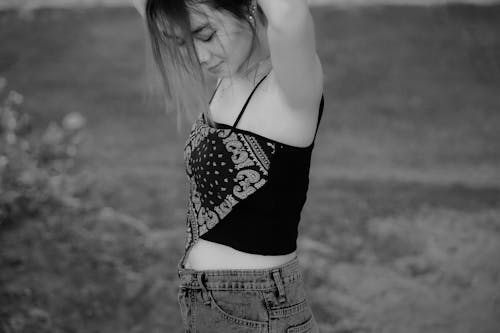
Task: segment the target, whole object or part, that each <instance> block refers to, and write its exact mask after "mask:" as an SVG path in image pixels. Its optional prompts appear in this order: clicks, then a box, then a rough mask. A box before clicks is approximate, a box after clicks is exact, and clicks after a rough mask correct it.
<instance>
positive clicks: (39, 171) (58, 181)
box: [0, 77, 90, 227]
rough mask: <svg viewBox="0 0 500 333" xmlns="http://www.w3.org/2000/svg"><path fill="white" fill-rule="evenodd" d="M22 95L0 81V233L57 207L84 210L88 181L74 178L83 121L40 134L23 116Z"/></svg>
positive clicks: (76, 117)
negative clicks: (80, 195)
mask: <svg viewBox="0 0 500 333" xmlns="http://www.w3.org/2000/svg"><path fill="white" fill-rule="evenodd" d="M23 99H24V98H23V95H21V94H20V93H18V92H17V91H14V90H8V89H7V80H6V79H5V78H2V77H0V101H1V102H0V103H1V104H0V227H4V226H6V225H8V224H10V223H13V222H15V221H16V222H19V221H22V220H23V219H25V218H27V217H33V216H39V215H40V214H44V213H47V212H49V211H52V210H54V209H57V208H58V207H59V208H60V207H63V206H69V207H73V208H78V207H80V205H81V203H80V201H79V200H78V199H77V198H78V196H79V194H82V192H85V191H86V190H87V189H88V188H89V185H90V184H88V179H86V178H84V177H77V176H75V175H72V172H73V171H75V166H76V163H75V159H76V157H77V154H78V148H79V146H80V143H81V142H82V140H83V128H84V126H85V118H84V117H83V116H82V115H80V114H79V113H69V114H67V115H66V116H65V117H64V119H62V121H61V122H60V123H56V122H52V123H50V125H49V126H48V127H47V128H46V129H44V130H43V131H42V132H41V133H39V132H35V130H34V126H33V120H32V118H31V117H30V115H29V114H27V113H25V112H23V111H22V108H21V105H22V103H23Z"/></svg>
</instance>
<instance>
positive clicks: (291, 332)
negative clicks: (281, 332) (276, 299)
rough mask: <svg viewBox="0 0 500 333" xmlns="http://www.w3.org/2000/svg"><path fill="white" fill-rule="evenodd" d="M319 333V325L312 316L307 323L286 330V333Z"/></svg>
mask: <svg viewBox="0 0 500 333" xmlns="http://www.w3.org/2000/svg"><path fill="white" fill-rule="evenodd" d="M313 332H314V333H317V332H319V331H318V325H317V324H316V321H315V320H314V317H313V316H312V315H311V317H310V318H309V319H307V320H306V321H305V322H303V323H301V324H297V325H293V326H290V327H288V328H287V329H286V333H313Z"/></svg>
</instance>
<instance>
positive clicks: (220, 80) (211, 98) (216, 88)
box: [208, 79, 222, 105]
mask: <svg viewBox="0 0 500 333" xmlns="http://www.w3.org/2000/svg"><path fill="white" fill-rule="evenodd" d="M221 82H222V79H219V82H218V83H217V87H215V90H214V92H213V93H212V97H210V102H208V105H210V104H212V100H213V99H214V96H215V93H216V92H217V90H218V89H219V86H220V83H221Z"/></svg>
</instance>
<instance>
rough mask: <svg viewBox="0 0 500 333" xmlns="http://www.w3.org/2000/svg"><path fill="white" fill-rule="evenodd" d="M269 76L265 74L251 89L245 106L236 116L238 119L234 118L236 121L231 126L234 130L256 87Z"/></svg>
mask: <svg viewBox="0 0 500 333" xmlns="http://www.w3.org/2000/svg"><path fill="white" fill-rule="evenodd" d="M268 75H269V73H267V74H266V75H264V77H263V78H262V79H260V81H259V83H257V84H256V85H255V87H254V88H253V90H252V92H251V93H250V96H248V98H247V100H246V102H245V105H243V108H242V109H241V111H240V114H239V115H238V118H236V121H235V122H234V125H233V126H232V127H233V128H236V125H238V122H239V121H240V118H241V116H242V115H243V112H244V111H245V109H246V107H247V105H248V102H250V98H252V95H253V93H254V92H255V90H257V87H258V86H259V84H261V83H262V81H264V79H265V78H266V77H267V76H268Z"/></svg>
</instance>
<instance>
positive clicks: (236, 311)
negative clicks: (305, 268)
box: [177, 257, 319, 333]
mask: <svg viewBox="0 0 500 333" xmlns="http://www.w3.org/2000/svg"><path fill="white" fill-rule="evenodd" d="M183 259H184V257H183V258H182V259H181V260H180V261H179V264H178V267H177V268H178V274H179V278H180V285H179V289H178V293H177V297H178V301H179V306H180V311H181V316H182V321H183V323H184V328H185V332H189V333H212V332H213V333H226V332H236V333H243V332H245V333H246V332H261V333H305V332H308V333H309V332H314V333H318V332H319V329H318V325H317V323H316V320H315V318H314V316H313V313H312V310H311V307H310V303H309V301H308V298H307V295H306V290H305V288H304V280H303V275H302V271H301V269H300V266H299V261H298V258H297V257H295V258H294V259H292V260H290V261H289V262H287V263H284V264H282V265H279V266H275V267H272V268H265V269H223V270H195V269H191V268H185V267H184V266H183Z"/></svg>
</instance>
